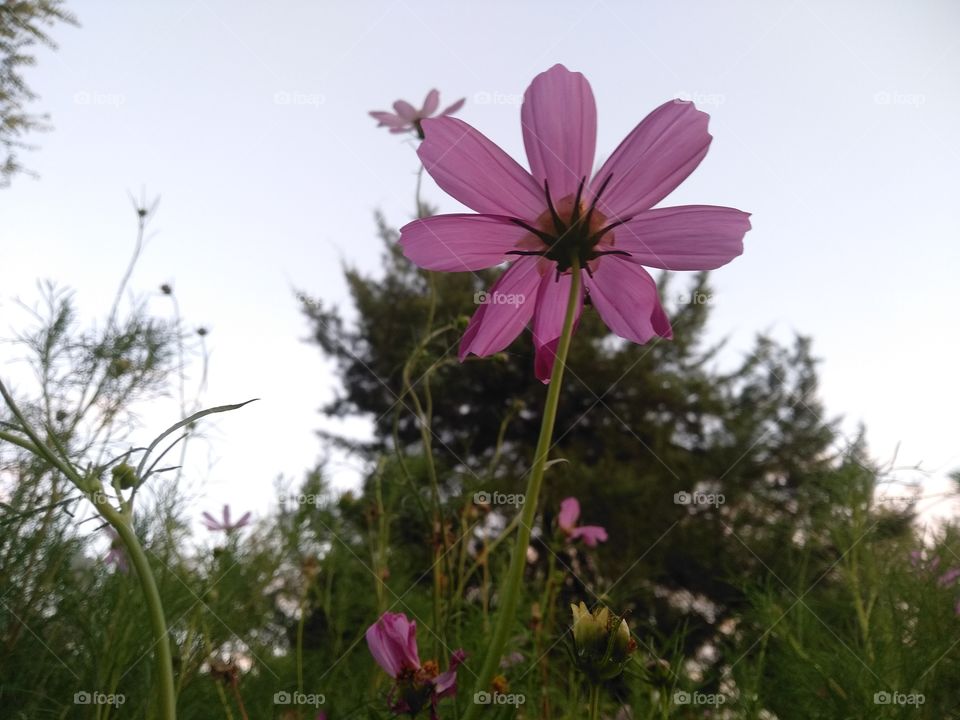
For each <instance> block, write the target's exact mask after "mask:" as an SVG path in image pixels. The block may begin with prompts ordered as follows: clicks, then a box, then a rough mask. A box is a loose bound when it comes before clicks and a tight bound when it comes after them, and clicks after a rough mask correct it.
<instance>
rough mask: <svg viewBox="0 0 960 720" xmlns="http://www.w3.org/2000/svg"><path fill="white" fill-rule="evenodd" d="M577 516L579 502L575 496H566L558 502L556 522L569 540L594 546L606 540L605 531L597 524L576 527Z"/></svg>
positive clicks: (578, 515)
mask: <svg viewBox="0 0 960 720" xmlns="http://www.w3.org/2000/svg"><path fill="white" fill-rule="evenodd" d="M579 518H580V502H579V501H578V500H577V499H576V498H575V497H568V498H567V499H566V500H564V501H563V502H561V503H560V515H559V516H558V517H557V524H558V525H559V526H560V529H561V530H562V531H563V532H564V534H565V535H566V536H567V537H568V538H569V539H570V541H571V542H573V541H574V540H583V544H584V545H587V546H588V547H596V546H597V543H598V542H606V541H607V531H606V529H604V528H602V527H600V526H599V525H581V526H580V527H576V524H577V520H578V519H579Z"/></svg>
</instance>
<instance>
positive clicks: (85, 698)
mask: <svg viewBox="0 0 960 720" xmlns="http://www.w3.org/2000/svg"><path fill="white" fill-rule="evenodd" d="M92 702H93V696H91V695H90V693H88V692H87V691H86V690H83V691H81V692H76V693H74V694H73V704H74V705H89V704H90V703H92Z"/></svg>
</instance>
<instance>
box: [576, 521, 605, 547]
mask: <svg viewBox="0 0 960 720" xmlns="http://www.w3.org/2000/svg"><path fill="white" fill-rule="evenodd" d="M570 539H571V540H583V544H584V545H586V546H588V547H596V546H597V543H598V542H606V541H607V531H606V529H604V528H602V527H600V526H599V525H582V526H580V527H578V528H574V529H573V532H571V533H570Z"/></svg>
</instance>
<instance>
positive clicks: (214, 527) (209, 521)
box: [202, 505, 250, 533]
mask: <svg viewBox="0 0 960 720" xmlns="http://www.w3.org/2000/svg"><path fill="white" fill-rule="evenodd" d="M202 522H203V524H204V526H205V527H206V528H207V530H209V531H210V532H218V531H219V532H225V533H231V532H233V531H234V530H239V529H240V528H242V527H246V526H247V525H249V524H250V513H244V514H243V515H241V516H240V519H239V520H237V521H236V522H231V521H230V506H229V505H224V506H223V513H222V517H221V519H220V520H217V519H216V518H215V517H213V515H211V514H210V513H208V512H205V513H203V520H202Z"/></svg>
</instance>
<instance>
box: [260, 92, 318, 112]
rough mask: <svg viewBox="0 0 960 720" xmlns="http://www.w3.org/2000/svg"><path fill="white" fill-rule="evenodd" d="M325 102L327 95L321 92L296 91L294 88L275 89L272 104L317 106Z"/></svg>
mask: <svg viewBox="0 0 960 720" xmlns="http://www.w3.org/2000/svg"><path fill="white" fill-rule="evenodd" d="M325 102H327V96H326V95H323V94H321V93H308V92H298V91H295V90H277V92H275V93H274V94H273V104H274V105H297V106H301V107H315V108H318V107H320V106H321V105H323V104H324V103H325Z"/></svg>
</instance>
